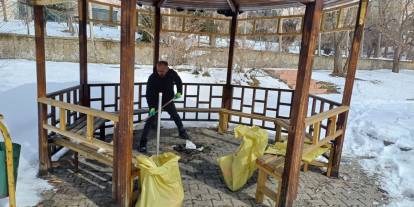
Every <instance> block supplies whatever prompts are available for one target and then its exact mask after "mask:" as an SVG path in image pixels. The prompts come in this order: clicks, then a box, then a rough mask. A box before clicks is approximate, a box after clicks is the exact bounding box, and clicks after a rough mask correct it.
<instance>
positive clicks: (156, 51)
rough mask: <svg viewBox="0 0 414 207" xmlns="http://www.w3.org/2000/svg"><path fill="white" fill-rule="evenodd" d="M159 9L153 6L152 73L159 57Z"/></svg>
mask: <svg viewBox="0 0 414 207" xmlns="http://www.w3.org/2000/svg"><path fill="white" fill-rule="evenodd" d="M161 24H162V23H161V9H160V7H155V21H154V25H155V30H154V60H153V61H152V63H153V66H154V67H153V68H154V73H155V72H156V70H155V68H156V66H157V62H158V61H159V59H160V33H161V27H162V25H161Z"/></svg>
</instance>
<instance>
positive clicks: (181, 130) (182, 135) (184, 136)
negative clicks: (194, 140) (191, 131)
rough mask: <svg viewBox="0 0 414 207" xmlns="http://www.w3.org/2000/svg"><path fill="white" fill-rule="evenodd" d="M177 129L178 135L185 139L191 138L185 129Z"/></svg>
mask: <svg viewBox="0 0 414 207" xmlns="http://www.w3.org/2000/svg"><path fill="white" fill-rule="evenodd" d="M178 131H179V136H180V137H181V138H183V139H186V140H190V139H191V137H190V136H189V135H188V134H187V131H186V130H185V129H184V128H181V129H179V130H178Z"/></svg>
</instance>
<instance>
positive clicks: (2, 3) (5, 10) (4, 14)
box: [1, 0, 8, 22]
mask: <svg viewBox="0 0 414 207" xmlns="http://www.w3.org/2000/svg"><path fill="white" fill-rule="evenodd" d="M1 7H2V8H3V20H4V21H5V22H7V21H8V20H7V9H6V2H5V0H1Z"/></svg>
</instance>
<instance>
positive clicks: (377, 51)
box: [375, 33, 382, 58]
mask: <svg viewBox="0 0 414 207" xmlns="http://www.w3.org/2000/svg"><path fill="white" fill-rule="evenodd" d="M381 41H382V35H381V33H380V34H379V35H378V42H377V45H376V46H377V48H376V50H375V57H376V58H379V57H380V55H381Z"/></svg>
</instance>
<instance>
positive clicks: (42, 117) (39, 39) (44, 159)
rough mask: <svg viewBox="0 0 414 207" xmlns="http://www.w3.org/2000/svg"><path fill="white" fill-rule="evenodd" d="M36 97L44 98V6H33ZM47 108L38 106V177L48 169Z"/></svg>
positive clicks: (41, 105)
mask: <svg viewBox="0 0 414 207" xmlns="http://www.w3.org/2000/svg"><path fill="white" fill-rule="evenodd" d="M34 22H35V45H36V76H37V97H38V98H42V97H46V59H45V21H44V6H38V5H36V6H34ZM46 117H47V106H46V105H43V104H38V132H39V175H45V174H47V171H48V170H49V168H50V159H49V150H48V142H47V131H46V130H45V129H43V124H44V123H46V120H47V118H46Z"/></svg>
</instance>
